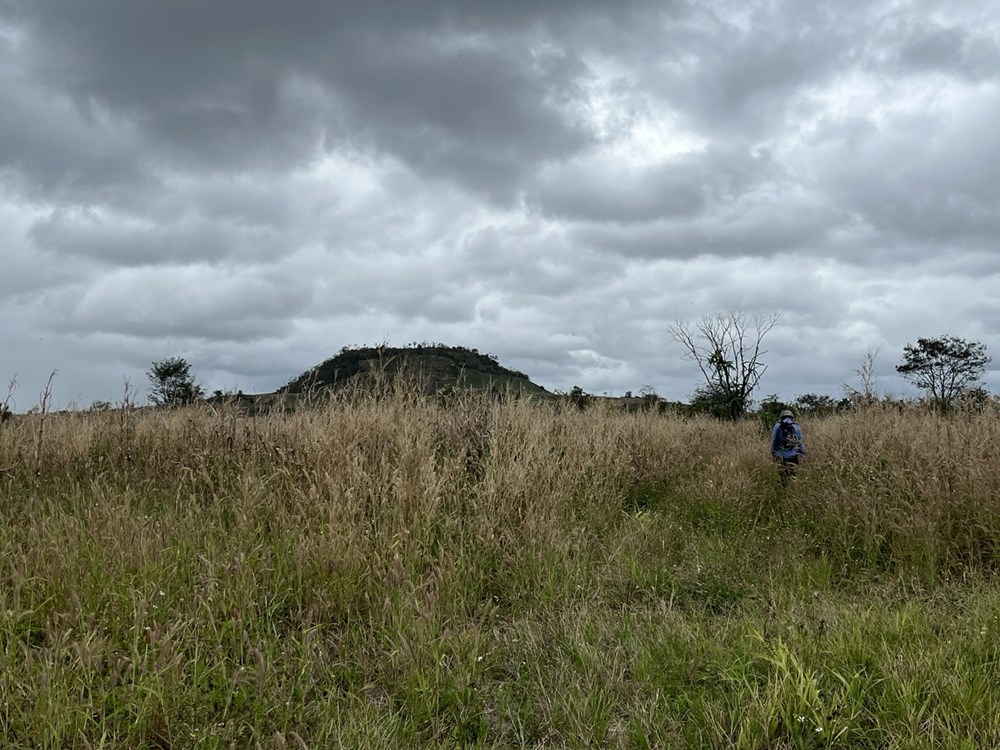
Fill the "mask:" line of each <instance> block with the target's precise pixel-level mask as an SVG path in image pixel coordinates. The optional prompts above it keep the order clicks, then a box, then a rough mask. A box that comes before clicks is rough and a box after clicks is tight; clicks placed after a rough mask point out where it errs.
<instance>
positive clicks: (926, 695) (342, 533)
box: [0, 390, 1000, 749]
mask: <svg viewBox="0 0 1000 750" xmlns="http://www.w3.org/2000/svg"><path fill="white" fill-rule="evenodd" d="M41 427H43V431H42V432H41V434H39V430H40V428H41ZM804 427H805V430H806V435H807V440H808V447H809V451H810V458H809V460H808V462H807V463H806V465H805V466H804V467H803V469H802V471H801V475H800V477H799V479H798V480H797V481H796V482H795V483H794V484H793V485H792V486H790V487H789V488H788V489H786V490H782V489H781V488H780V486H779V485H778V482H777V477H776V473H775V470H774V467H773V466H772V465H771V464H770V463H769V462H768V460H767V448H766V437H765V434H764V431H763V429H762V428H761V427H760V426H759V425H757V424H754V423H751V422H747V423H742V424H719V423H715V422H709V421H702V420H699V419H686V420H682V419H680V418H677V417H670V416H666V415H657V414H652V413H638V414H627V413H621V412H617V411H610V410H600V409H590V410H587V411H577V410H573V409H567V408H562V407H560V406H559V405H558V404H551V403H546V404H539V403H533V402H529V401H527V400H516V399H515V400H508V401H505V402H497V401H493V400H489V399H486V398H480V397H475V396H469V397H466V398H458V399H453V400H452V401H451V402H450V403H448V404H441V403H439V402H437V401H435V400H433V399H424V398H419V397H414V396H411V395H408V394H407V393H406V392H405V391H403V390H399V391H395V392H392V393H388V394H385V395H384V396H383V397H382V398H378V399H376V398H369V399H353V400H348V399H346V398H345V399H343V400H339V401H334V402H331V403H330V404H329V405H327V406H324V407H322V408H317V409H313V410H303V411H300V412H298V413H295V414H291V415H274V416H270V417H256V418H247V417H246V416H242V415H241V414H239V413H237V412H227V411H226V410H214V411H213V410H208V409H197V408H192V409H190V410H177V411H138V410H131V409H125V410H117V411H109V412H104V413H80V414H68V415H49V417H48V418H47V420H46V421H45V422H44V423H43V422H42V421H41V417H40V416H39V415H35V416H33V417H22V418H19V419H18V420H16V421H14V422H11V423H9V424H7V425H6V426H5V427H4V428H3V429H2V430H0V466H2V467H10V468H11V471H10V472H8V473H7V474H6V475H5V476H4V477H3V478H2V479H0V598H2V602H0V659H2V662H3V664H2V669H0V747H4V748H147V747H148V748H229V747H235V748H257V747H260V748H333V747H364V748H367V747H385V748H389V747H463V746H472V747H564V746H565V747H629V748H656V747H667V748H704V747H719V748H722V747H736V748H827V747H838V748H928V749H929V748H941V747H947V748H963V747H964V748H985V747H998V746H1000V621H998V616H1000V589H998V587H997V586H996V584H995V583H994V580H993V574H994V571H995V569H996V567H997V554H998V552H997V550H998V546H997V545H998V541H1000V420H998V419H997V417H996V415H992V414H983V415H967V416H962V417H952V418H943V417H938V416H933V415H927V414H919V413H900V412H898V411H877V410H873V411H865V412H861V413H854V414H850V415H846V416H839V417H835V418H830V419H827V420H823V421H817V422H814V423H809V422H806V423H805V425H804Z"/></svg>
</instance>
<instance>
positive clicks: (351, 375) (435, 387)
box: [278, 343, 548, 395]
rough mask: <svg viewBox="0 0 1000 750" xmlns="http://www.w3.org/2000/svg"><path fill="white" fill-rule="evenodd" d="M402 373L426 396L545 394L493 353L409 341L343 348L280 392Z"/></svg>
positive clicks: (363, 382) (357, 382)
mask: <svg viewBox="0 0 1000 750" xmlns="http://www.w3.org/2000/svg"><path fill="white" fill-rule="evenodd" d="M399 375H403V376H406V377H408V378H412V379H413V380H414V381H415V382H417V383H420V384H421V385H422V386H423V388H424V389H425V390H426V391H428V392H436V391H439V390H441V389H443V388H449V387H468V388H474V389H490V388H494V389H498V390H508V389H511V390H515V391H518V392H521V393H526V394H532V395H547V394H548V391H546V390H545V388H543V387H542V386H540V385H538V384H537V383H533V382H531V380H530V379H529V378H528V376H527V375H525V374H524V373H523V372H518V371H517V370H511V369H508V368H506V367H504V366H503V365H501V364H500V362H499V361H498V360H497V357H496V356H494V355H492V354H483V353H481V352H480V351H479V350H477V349H468V348H466V347H463V346H446V345H444V344H439V343H432V344H428V343H419V344H418V343H413V344H408V345H407V346H403V347H392V346H364V347H357V348H351V347H344V348H343V349H341V350H340V353H339V354H337V356H335V357H332V358H331V359H328V360H326V361H325V362H323V363H322V364H319V365H316V366H315V367H312V368H310V369H309V370H307V371H306V372H304V373H302V374H301V375H299V376H298V377H296V378H294V379H292V380H291V381H289V382H288V384H286V385H284V386H282V387H281V388H280V389H279V391H278V392H279V393H287V394H300V393H306V392H309V391H315V390H320V389H324V388H340V387H344V386H346V385H367V384H369V383H371V382H372V381H375V380H377V379H379V378H383V379H386V380H392V379H395V378H396V377H397V376H399Z"/></svg>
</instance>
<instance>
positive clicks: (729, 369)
mask: <svg viewBox="0 0 1000 750" xmlns="http://www.w3.org/2000/svg"><path fill="white" fill-rule="evenodd" d="M779 320H780V316H779V315H778V313H771V314H770V315H764V316H759V315H754V316H753V317H748V316H747V315H746V314H744V313H742V312H734V313H717V314H715V315H709V316H706V317H704V318H702V319H701V320H700V321H699V322H698V323H697V325H695V327H694V329H692V328H691V326H690V325H689V324H688V323H685V322H683V321H678V322H676V323H674V324H673V325H671V326H669V328H668V330H669V331H670V335H671V336H672V337H673V339H674V341H677V342H678V343H679V344H681V345H682V346H683V347H684V348H685V349H686V350H687V354H686V355H685V359H689V360H691V361H693V362H694V363H695V364H697V365H698V369H699V370H700V371H701V375H702V377H703V378H704V380H705V383H704V385H702V386H700V387H699V388H698V390H697V391H696V392H695V401H696V402H698V401H701V402H702V403H706V404H708V405H709V406H710V407H711V410H712V411H713V412H714V413H716V414H718V415H719V416H722V417H726V418H728V419H738V418H739V417H741V416H743V415H744V414H745V413H746V411H747V409H748V408H749V406H750V402H751V398H750V397H751V395H752V394H753V392H754V389H756V388H757V384H758V383H759V382H760V379H761V377H762V376H763V375H764V372H765V371H766V370H767V365H765V364H764V363H763V362H762V361H761V357H762V356H763V355H764V354H767V350H766V349H762V348H761V345H762V344H763V341H764V337H765V336H766V335H767V333H768V332H769V331H770V330H771V329H772V328H774V327H775V326H776V325H777V324H778V321H779Z"/></svg>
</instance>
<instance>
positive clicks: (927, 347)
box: [896, 336, 991, 411]
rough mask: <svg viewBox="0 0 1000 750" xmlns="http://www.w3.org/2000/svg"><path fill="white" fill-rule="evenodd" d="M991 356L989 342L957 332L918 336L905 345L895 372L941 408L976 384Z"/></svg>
mask: <svg viewBox="0 0 1000 750" xmlns="http://www.w3.org/2000/svg"><path fill="white" fill-rule="evenodd" d="M990 361H991V358H990V357H988V356H987V355H986V346H985V345H984V344H982V343H980V342H978V341H966V340H965V339H963V338H959V337H958V336H939V337H937V338H933V339H917V344H916V346H914V345H912V344H907V345H906V346H905V347H904V348H903V361H902V362H901V363H900V364H899V365H897V366H896V372H898V373H899V374H900V375H902V376H903V377H904V378H905V379H906V380H908V381H910V382H911V383H913V384H914V385H915V386H917V387H918V388H922V389H923V390H924V391H925V392H926V394H927V397H928V398H929V399H930V402H931V403H932V404H933V405H934V406H935V407H936V408H938V409H940V410H941V411H946V410H947V409H948V408H950V407H951V405H952V403H953V402H954V401H955V399H956V398H957V397H958V396H960V395H961V393H962V392H963V391H964V390H965V389H966V388H972V387H975V386H976V385H977V384H978V383H979V379H980V378H981V377H982V376H983V372H984V371H985V370H986V365H988V364H989V363H990Z"/></svg>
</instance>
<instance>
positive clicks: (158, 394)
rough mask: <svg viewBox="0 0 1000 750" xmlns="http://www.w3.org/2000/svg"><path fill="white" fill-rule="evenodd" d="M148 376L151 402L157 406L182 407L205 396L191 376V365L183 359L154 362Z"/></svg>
mask: <svg viewBox="0 0 1000 750" xmlns="http://www.w3.org/2000/svg"><path fill="white" fill-rule="evenodd" d="M146 374H147V375H148V376H149V384H150V387H149V400H150V401H151V402H152V403H154V404H156V405H157V406H182V405H184V404H190V403H192V402H194V401H196V400H198V399H200V398H202V397H204V395H205V392H204V391H203V390H202V387H201V386H200V385H198V384H197V383H196V382H195V380H194V376H192V375H191V365H190V364H188V362H187V360H185V359H184V358H183V357H168V358H167V359H161V360H159V361H158V362H153V363H152V366H151V367H150V368H149V370H148V371H147V373H146Z"/></svg>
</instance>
